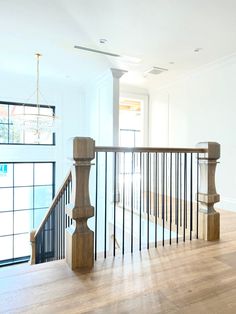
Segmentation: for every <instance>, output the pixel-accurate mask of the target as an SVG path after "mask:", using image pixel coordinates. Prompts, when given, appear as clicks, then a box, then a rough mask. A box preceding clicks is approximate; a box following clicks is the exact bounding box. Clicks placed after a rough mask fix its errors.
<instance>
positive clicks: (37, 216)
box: [33, 208, 48, 229]
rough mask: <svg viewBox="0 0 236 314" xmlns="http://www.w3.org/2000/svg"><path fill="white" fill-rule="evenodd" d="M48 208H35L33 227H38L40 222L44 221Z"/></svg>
mask: <svg viewBox="0 0 236 314" xmlns="http://www.w3.org/2000/svg"><path fill="white" fill-rule="evenodd" d="M47 210H48V208H43V209H35V211H34V227H33V229H37V228H38V226H39V225H40V223H41V222H42V220H43V218H44V216H45V215H46V212H47Z"/></svg>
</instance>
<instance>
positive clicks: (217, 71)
mask: <svg viewBox="0 0 236 314" xmlns="http://www.w3.org/2000/svg"><path fill="white" fill-rule="evenodd" d="M235 77H236V57H235V56H234V57H231V58H229V59H228V60H224V62H221V63H220V62H218V63H215V64H211V65H208V66H205V67H202V68H201V69H198V70H197V71H195V72H193V73H192V74H191V75H189V76H188V77H185V78H184V79H182V80H180V81H176V82H174V83H173V84H170V85H169V86H168V87H165V88H162V89H159V90H158V89H157V88H155V86H152V87H150V119H151V120H150V134H151V136H150V145H153V146H157V145H158V146H159V145H161V146H167V145H168V144H169V145H170V146H192V147H194V146H195V145H196V143H198V142H201V141H204V142H205V141H216V142H219V143H220V144H221V158H220V164H219V165H218V167H217V178H216V183H217V190H218V193H219V194H220V195H221V200H222V201H221V203H220V204H217V206H218V207H221V208H225V209H229V210H236V140H235V134H236V92H235V86H236V85H235V82H236V81H235ZM168 105H169V109H168Z"/></svg>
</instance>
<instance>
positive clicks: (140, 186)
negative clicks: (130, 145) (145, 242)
mask: <svg viewBox="0 0 236 314" xmlns="http://www.w3.org/2000/svg"><path fill="white" fill-rule="evenodd" d="M139 158H140V159H139V169H140V171H139V172H140V181H139V251H141V243H142V153H141V152H140V154H139Z"/></svg>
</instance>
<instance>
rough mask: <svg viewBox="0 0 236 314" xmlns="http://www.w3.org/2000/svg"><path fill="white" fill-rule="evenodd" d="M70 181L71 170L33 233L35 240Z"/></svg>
mask: <svg viewBox="0 0 236 314" xmlns="http://www.w3.org/2000/svg"><path fill="white" fill-rule="evenodd" d="M69 181H71V170H70V171H69V172H68V174H67V175H66V177H65V179H64V181H63V183H62V185H61V186H60V188H59V189H58V192H57V193H56V195H55V197H54V198H53V200H52V203H51V205H50V207H49V208H48V211H47V213H46V214H45V216H44V219H43V220H42V221H41V223H40V225H39V227H38V229H37V230H36V232H35V236H34V237H35V238H36V237H37V234H38V233H39V232H40V230H41V229H42V228H43V226H44V224H45V223H46V221H47V219H48V217H49V216H50V214H51V212H52V211H53V209H54V208H55V206H56V205H57V203H58V201H59V199H60V196H61V194H62V193H63V192H64V190H65V188H66V186H67V184H68V182H69Z"/></svg>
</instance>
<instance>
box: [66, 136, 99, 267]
mask: <svg viewBox="0 0 236 314" xmlns="http://www.w3.org/2000/svg"><path fill="white" fill-rule="evenodd" d="M94 156H95V142H94V140H93V139H91V138H86V137H75V138H74V139H73V159H74V165H73V169H72V200H71V203H70V204H69V205H67V207H66V212H67V214H68V215H69V217H70V218H72V219H73V224H72V225H71V226H70V227H69V228H67V229H66V262H67V263H68V265H69V266H70V268H71V269H73V270H75V269H78V270H89V269H91V268H92V267H93V264H94V235H93V231H92V230H90V229H89V228H88V225H87V220H88V218H90V217H93V216H94V208H93V206H91V204H90V197H89V173H90V168H91V160H93V159H94Z"/></svg>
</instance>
